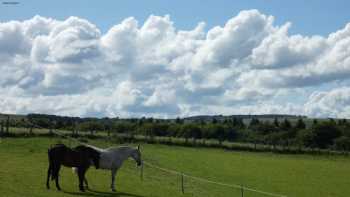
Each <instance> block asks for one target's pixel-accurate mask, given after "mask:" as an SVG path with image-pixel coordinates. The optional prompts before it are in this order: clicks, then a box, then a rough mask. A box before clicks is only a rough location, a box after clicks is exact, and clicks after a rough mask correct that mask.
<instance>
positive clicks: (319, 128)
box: [312, 122, 341, 148]
mask: <svg viewBox="0 0 350 197" xmlns="http://www.w3.org/2000/svg"><path fill="white" fill-rule="evenodd" d="M312 132H313V134H314V136H315V138H314V143H315V144H316V145H317V147H319V148H327V147H329V146H330V145H332V144H333V140H334V139H335V138H337V137H339V136H340V135H341V131H340V130H339V129H338V128H337V126H336V124H335V122H323V123H320V124H317V125H315V126H313V128H312Z"/></svg>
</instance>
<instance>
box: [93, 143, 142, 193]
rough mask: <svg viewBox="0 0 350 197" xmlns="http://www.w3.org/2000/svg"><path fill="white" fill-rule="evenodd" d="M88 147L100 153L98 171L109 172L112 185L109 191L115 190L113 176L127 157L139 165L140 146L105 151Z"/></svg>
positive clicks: (112, 148) (111, 148)
mask: <svg viewBox="0 0 350 197" xmlns="http://www.w3.org/2000/svg"><path fill="white" fill-rule="evenodd" d="M89 147H91V148H93V149H95V150H97V151H98V152H99V153H100V163H99V165H100V169H105V170H111V172H112V183H111V189H112V191H116V190H115V176H116V174H117V171H118V169H119V168H120V167H121V166H122V164H123V162H124V161H125V160H126V159H128V158H129V157H131V158H133V159H134V160H135V162H136V163H137V166H140V165H141V163H142V162H141V152H140V146H137V148H134V147H130V146H120V147H110V148H106V149H101V148H97V147H94V146H90V145H89Z"/></svg>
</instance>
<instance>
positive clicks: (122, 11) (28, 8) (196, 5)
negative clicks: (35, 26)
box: [0, 0, 350, 35]
mask: <svg viewBox="0 0 350 197" xmlns="http://www.w3.org/2000/svg"><path fill="white" fill-rule="evenodd" d="M2 2H3V1H2ZM18 2H20V4H19V5H16V6H11V5H1V6H0V13H1V14H0V21H8V20H24V19H28V18H31V17H33V16H34V15H41V16H45V17H52V18H56V19H60V20H63V19H66V18H67V17H69V16H79V17H82V18H85V19H88V20H89V21H91V22H92V23H94V24H96V25H97V26H98V27H99V28H100V29H101V30H102V31H104V32H105V31H106V30H108V29H109V28H110V27H111V26H113V25H114V24H116V23H119V22H120V21H122V20H123V19H125V18H126V17H130V16H133V17H135V18H136V19H137V20H139V21H140V22H143V21H144V20H146V19H147V18H148V16H149V15H151V14H153V15H158V16H163V15H165V14H169V15H170V16H171V19H172V20H173V21H174V22H175V24H176V27H177V28H180V29H191V28H193V27H194V26H196V24H197V23H198V22H200V21H205V22H206V23H207V25H208V26H207V27H208V28H210V27H213V26H216V25H223V24H224V23H225V22H226V21H227V20H228V19H229V18H231V17H233V16H235V15H237V14H238V13H239V12H240V11H241V10H248V9H258V10H259V11H261V12H262V13H265V14H268V15H273V16H275V17H276V24H283V23H285V22H287V21H290V22H292V23H293V27H292V28H291V29H290V33H292V34H296V33H298V34H303V35H314V34H320V35H327V34H329V33H330V32H332V31H333V30H335V29H340V28H342V27H344V25H345V24H346V23H348V22H349V21H350V14H349V9H348V8H349V7H350V1H347V0H335V1H321V0H308V1H304V0H294V1H280V0H266V1H264V0H249V1H232V0H218V1H209V0H191V1H187V0H176V1H172V0H150V1H137V0H128V1H126V0H123V1H112V0H106V1H84V0H75V1H68V0H61V1H44V0H40V1H39V0H32V1H29V0H19V1H18Z"/></svg>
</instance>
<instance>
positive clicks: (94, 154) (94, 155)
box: [88, 147, 100, 169]
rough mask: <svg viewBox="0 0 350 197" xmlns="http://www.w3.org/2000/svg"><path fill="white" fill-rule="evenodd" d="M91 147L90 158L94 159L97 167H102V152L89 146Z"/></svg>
mask: <svg viewBox="0 0 350 197" xmlns="http://www.w3.org/2000/svg"><path fill="white" fill-rule="evenodd" d="M88 148H89V155H90V158H91V159H92V162H93V164H94V166H95V168H96V169H99V168H100V152H98V151H97V150H95V149H93V148H91V147H88Z"/></svg>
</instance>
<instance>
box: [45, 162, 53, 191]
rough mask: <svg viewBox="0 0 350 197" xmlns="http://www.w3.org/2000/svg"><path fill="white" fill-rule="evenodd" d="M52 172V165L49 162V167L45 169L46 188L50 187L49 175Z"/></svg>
mask: <svg viewBox="0 0 350 197" xmlns="http://www.w3.org/2000/svg"><path fill="white" fill-rule="evenodd" d="M51 174H52V165H51V163H50V164H49V169H48V170H47V179H46V188H47V189H50V176H51Z"/></svg>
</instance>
